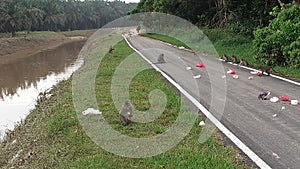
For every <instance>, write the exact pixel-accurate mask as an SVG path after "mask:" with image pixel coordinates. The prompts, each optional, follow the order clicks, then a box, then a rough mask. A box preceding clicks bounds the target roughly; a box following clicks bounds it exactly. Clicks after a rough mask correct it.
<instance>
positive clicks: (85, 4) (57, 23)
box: [0, 0, 136, 35]
mask: <svg viewBox="0 0 300 169" xmlns="http://www.w3.org/2000/svg"><path fill="white" fill-rule="evenodd" d="M135 6H136V4H135V3H130V4H127V3H125V2H122V1H104V0H84V1H80V0H2V1H0V32H10V33H12V35H14V34H15V32H16V31H21V30H27V32H30V31H48V30H49V31H59V30H61V31H65V30H76V29H92V28H99V27H101V26H103V25H105V24H106V23H108V22H109V21H112V20H114V19H117V18H120V17H122V16H125V15H127V13H128V12H129V11H130V10H131V9H133V8H134V7H135Z"/></svg>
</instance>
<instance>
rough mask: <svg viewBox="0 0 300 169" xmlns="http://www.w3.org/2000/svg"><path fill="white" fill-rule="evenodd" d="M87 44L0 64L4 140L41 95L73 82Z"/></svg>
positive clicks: (0, 117) (0, 121) (0, 115)
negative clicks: (72, 76)
mask: <svg viewBox="0 0 300 169" xmlns="http://www.w3.org/2000/svg"><path fill="white" fill-rule="evenodd" d="M83 45H84V41H76V42H71V43H67V44H63V45H61V46H59V47H57V48H55V49H51V50H44V51H41V52H39V53H37V54H35V55H32V56H28V57H26V58H23V59H18V60H15V61H13V62H10V63H6V64H0V140H1V139H2V138H3V135H4V133H5V131H6V130H7V129H10V130H12V129H13V128H14V126H15V125H16V124H18V122H20V121H21V119H24V118H25V117H26V116H27V115H28V113H29V112H30V110H32V109H33V108H34V107H35V104H36V100H37V97H38V95H39V93H41V92H45V91H46V90H49V89H51V87H53V86H54V85H56V84H57V83H58V82H60V81H61V80H65V79H67V78H69V77H70V76H71V75H72V73H73V72H74V71H76V70H77V69H78V68H79V67H80V66H81V64H82V61H81V60H78V59H77V55H78V54H79V52H80V50H81V48H82V46H83Z"/></svg>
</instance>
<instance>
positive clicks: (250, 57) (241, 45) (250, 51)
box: [143, 29, 300, 80]
mask: <svg viewBox="0 0 300 169" xmlns="http://www.w3.org/2000/svg"><path fill="white" fill-rule="evenodd" d="M202 31H203V32H204V33H205V34H206V35H207V36H208V37H209V39H210V41H211V42H212V43H213V45H214V47H215V49H216V50H217V52H218V53H219V56H222V55H224V54H226V55H227V56H232V55H233V54H234V55H236V56H237V58H238V59H241V58H244V59H246V60H247V61H248V62H249V64H250V65H252V67H254V68H256V67H258V65H261V63H259V62H257V61H256V60H255V58H254V56H255V49H254V46H253V44H252V39H251V38H248V37H244V36H242V35H237V34H234V33H232V32H231V31H229V30H224V29H202ZM143 36H148V37H151V38H154V39H158V40H161V41H164V42H168V43H171V44H174V45H177V46H183V45H182V43H181V42H180V41H179V42H178V40H174V39H172V38H170V37H167V36H163V35H157V34H150V35H148V34H143ZM272 71H273V73H276V74H280V75H283V76H286V77H289V78H294V79H298V80H299V79H300V70H299V69H296V68H292V67H283V66H274V67H273V68H272Z"/></svg>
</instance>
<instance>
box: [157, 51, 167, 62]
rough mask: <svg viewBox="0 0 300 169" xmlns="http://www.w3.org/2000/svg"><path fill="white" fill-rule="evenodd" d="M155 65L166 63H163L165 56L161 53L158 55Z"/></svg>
mask: <svg viewBox="0 0 300 169" xmlns="http://www.w3.org/2000/svg"><path fill="white" fill-rule="evenodd" d="M157 63H166V61H165V55H164V54H163V53H162V54H160V55H158V58H157Z"/></svg>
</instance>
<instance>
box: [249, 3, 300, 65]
mask: <svg viewBox="0 0 300 169" xmlns="http://www.w3.org/2000/svg"><path fill="white" fill-rule="evenodd" d="M278 11H279V9H278V8H277V7H276V8H274V10H273V12H271V15H275V16H276V18H275V19H273V20H271V22H270V24H269V26H268V27H265V28H262V29H257V30H256V31H254V37H255V39H254V46H255V47H256V52H257V56H256V59H257V60H258V61H260V62H263V63H264V64H268V65H282V66H286V65H290V66H293V67H297V68H299V67H300V57H299V56H300V6H298V5H292V4H289V5H287V6H286V7H285V9H283V10H281V11H279V12H278Z"/></svg>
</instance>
